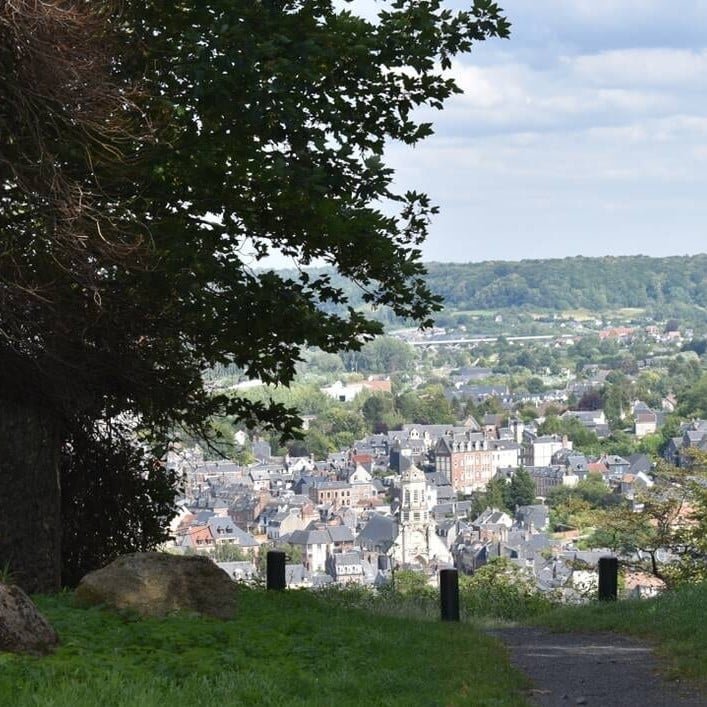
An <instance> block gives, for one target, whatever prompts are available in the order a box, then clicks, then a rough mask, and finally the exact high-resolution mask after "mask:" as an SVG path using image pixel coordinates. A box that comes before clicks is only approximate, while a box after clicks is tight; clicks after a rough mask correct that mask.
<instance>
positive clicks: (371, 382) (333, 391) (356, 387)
mask: <svg viewBox="0 0 707 707" xmlns="http://www.w3.org/2000/svg"><path fill="white" fill-rule="evenodd" d="M320 390H321V391H322V393H324V394H325V395H328V396H329V397H330V398H334V400H338V401H339V402H341V403H350V402H351V401H352V400H353V399H354V398H355V397H356V396H357V395H358V394H359V393H361V392H362V391H364V390H366V391H370V392H371V393H390V392H391V390H392V385H391V382H390V379H389V378H386V379H377V378H374V377H372V376H371V377H370V378H369V379H368V380H365V381H360V382H358V383H342V382H341V381H336V383H334V384H333V385H330V386H327V387H325V388H320Z"/></svg>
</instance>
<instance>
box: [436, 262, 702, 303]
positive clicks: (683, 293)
mask: <svg viewBox="0 0 707 707" xmlns="http://www.w3.org/2000/svg"><path fill="white" fill-rule="evenodd" d="M427 269H428V272H429V277H428V280H429V283H430V287H431V288H432V290H433V291H434V292H435V293H437V294H440V295H442V296H443V297H444V300H445V306H446V307H447V308H450V309H456V310H470V309H471V310H473V309H500V308H504V307H523V306H526V307H528V308H530V307H533V308H543V309H544V308H547V309H555V310H558V309H579V308H586V309H590V310H601V309H605V308H622V307H651V306H653V307H654V306H661V305H678V304H680V305H698V306H701V307H707V254H702V255H694V256H676V257H669V258H649V257H646V256H622V257H604V258H585V257H575V258H564V259H562V260H522V261H520V262H510V261H503V262H502V261H489V262H484V263H464V264H462V263H427Z"/></svg>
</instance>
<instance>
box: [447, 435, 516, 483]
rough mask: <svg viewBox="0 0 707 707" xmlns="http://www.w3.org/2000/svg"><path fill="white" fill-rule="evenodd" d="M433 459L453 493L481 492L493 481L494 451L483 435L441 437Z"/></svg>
mask: <svg viewBox="0 0 707 707" xmlns="http://www.w3.org/2000/svg"><path fill="white" fill-rule="evenodd" d="M495 451H496V452H497V454H498V455H499V457H501V456H502V455H501V453H500V452H499V450H495ZM433 456H434V464H435V468H436V470H437V472H438V473H441V474H444V475H445V476H446V478H447V480H448V481H449V484H450V485H451V487H452V489H453V490H454V492H455V493H459V492H461V493H465V494H469V493H472V492H473V491H478V490H483V489H485V488H486V484H487V483H488V482H489V481H490V480H491V479H492V478H493V474H494V467H493V461H494V457H493V451H492V450H491V449H490V447H489V442H488V440H487V439H486V438H485V437H484V435H483V433H480V432H470V433H467V434H466V435H464V437H463V438H461V439H460V438H455V437H452V436H449V437H442V438H440V439H439V440H438V442H437V444H436V445H435V447H434V452H433Z"/></svg>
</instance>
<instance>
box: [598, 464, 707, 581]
mask: <svg viewBox="0 0 707 707" xmlns="http://www.w3.org/2000/svg"><path fill="white" fill-rule="evenodd" d="M693 462H694V463H693V465H692V466H691V467H690V468H688V469H677V468H675V467H664V468H661V469H660V470H659V472H658V473H657V474H656V483H655V485H654V486H652V487H651V488H648V489H644V490H643V491H641V492H640V493H638V494H637V497H636V501H637V502H638V503H639V504H640V506H639V509H634V508H632V507H630V506H628V505H624V506H621V507H615V508H612V509H611V510H609V511H604V512H600V513H598V514H597V518H596V525H597V530H596V532H595V533H594V535H593V537H592V539H591V544H592V545H593V546H594V547H609V548H611V549H612V550H614V551H615V552H617V553H618V555H619V556H620V558H621V562H622V564H623V565H624V566H626V567H627V568H629V569H632V570H639V571H643V572H647V573H649V574H652V575H654V576H655V577H657V578H658V579H661V580H663V581H664V582H665V584H666V585H667V586H668V587H675V586H678V585H681V584H685V583H691V582H702V581H705V580H706V579H707V455H705V453H704V452H702V453H700V452H698V453H696V454H695V456H694V458H693Z"/></svg>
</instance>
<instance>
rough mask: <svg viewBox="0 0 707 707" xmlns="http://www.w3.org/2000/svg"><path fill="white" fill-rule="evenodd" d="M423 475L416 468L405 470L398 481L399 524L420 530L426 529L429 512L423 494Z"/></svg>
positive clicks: (424, 484)
mask: <svg viewBox="0 0 707 707" xmlns="http://www.w3.org/2000/svg"><path fill="white" fill-rule="evenodd" d="M425 486H426V481H425V474H424V472H423V471H422V470H421V469H418V468H417V467H416V466H411V467H410V468H409V469H406V470H405V471H404V472H403V474H402V477H401V480H400V487H401V491H402V499H401V504H400V522H401V524H402V525H406V526H412V527H414V528H419V529H420V530H422V529H425V528H427V525H428V523H429V510H428V509H427V498H426V494H425Z"/></svg>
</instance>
